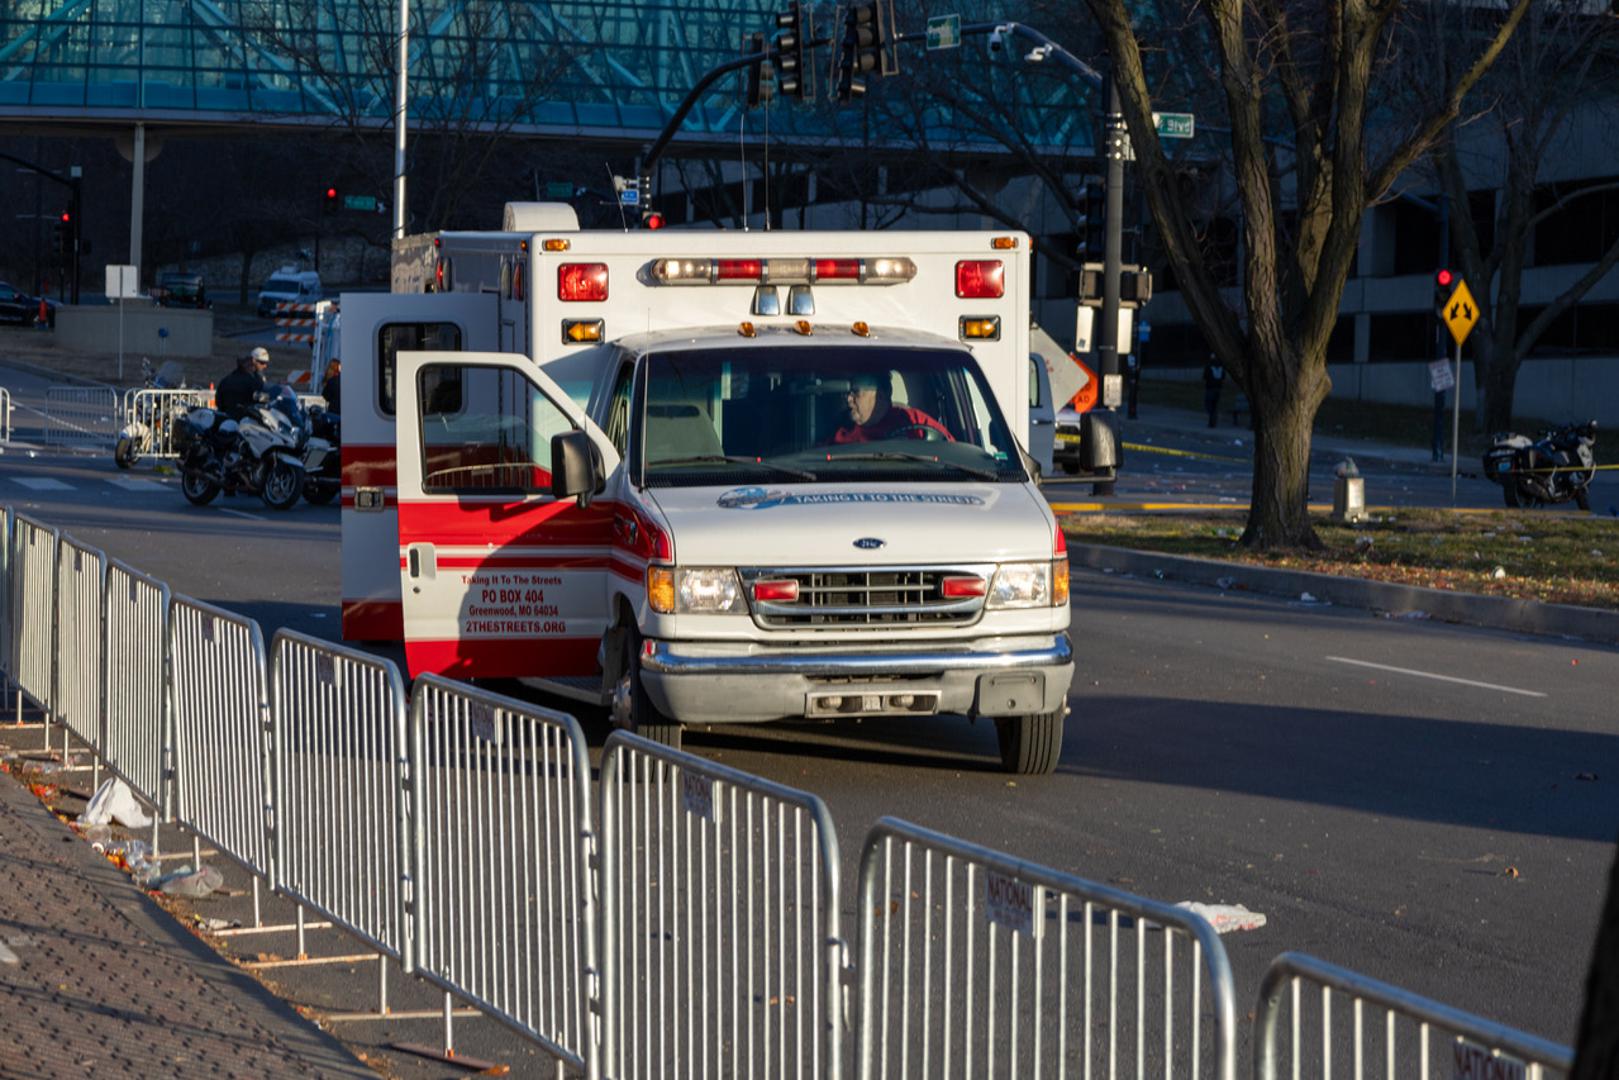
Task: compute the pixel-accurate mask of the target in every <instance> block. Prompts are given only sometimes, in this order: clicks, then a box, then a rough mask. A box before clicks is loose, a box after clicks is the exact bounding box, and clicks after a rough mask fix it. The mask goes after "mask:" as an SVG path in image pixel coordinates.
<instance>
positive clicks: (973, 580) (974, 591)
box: [939, 577, 989, 600]
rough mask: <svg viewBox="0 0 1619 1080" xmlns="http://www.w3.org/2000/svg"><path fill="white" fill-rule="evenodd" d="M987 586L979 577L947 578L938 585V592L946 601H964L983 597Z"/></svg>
mask: <svg viewBox="0 0 1619 1080" xmlns="http://www.w3.org/2000/svg"><path fill="white" fill-rule="evenodd" d="M988 589H989V584H988V582H986V581H985V580H984V579H983V578H981V577H947V578H945V579H944V580H943V581H941V582H940V583H939V591H940V592H942V593H943V594H944V597H945V599H946V600H964V599H967V598H968V597H973V596H983V595H984V593H985V592H987V591H988Z"/></svg>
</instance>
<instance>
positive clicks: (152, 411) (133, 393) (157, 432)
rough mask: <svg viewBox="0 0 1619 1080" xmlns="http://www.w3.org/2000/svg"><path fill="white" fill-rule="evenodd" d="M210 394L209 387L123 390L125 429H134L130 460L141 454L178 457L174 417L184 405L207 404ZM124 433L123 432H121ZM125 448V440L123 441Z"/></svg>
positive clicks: (141, 456)
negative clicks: (199, 388) (203, 388)
mask: <svg viewBox="0 0 1619 1080" xmlns="http://www.w3.org/2000/svg"><path fill="white" fill-rule="evenodd" d="M210 396H211V393H210V391H208V390H196V389H187V390H174V389H153V388H144V389H139V390H129V391H126V392H125V393H124V406H123V424H122V427H123V428H124V429H127V430H130V431H132V432H133V433H134V438H133V439H132V441H131V445H130V447H129V450H127V451H123V452H124V453H127V454H128V455H129V457H128V461H129V462H130V463H133V462H134V461H135V460H136V459H138V458H143V457H145V458H175V457H178V456H179V453H178V452H177V451H176V450H175V447H174V418H175V414H176V413H178V412H180V411H181V410H183V409H189V408H195V407H198V406H201V405H206V404H207V403H208V399H209V397H210ZM119 434H120V437H121V432H120V433H119ZM120 449H121V450H122V443H120Z"/></svg>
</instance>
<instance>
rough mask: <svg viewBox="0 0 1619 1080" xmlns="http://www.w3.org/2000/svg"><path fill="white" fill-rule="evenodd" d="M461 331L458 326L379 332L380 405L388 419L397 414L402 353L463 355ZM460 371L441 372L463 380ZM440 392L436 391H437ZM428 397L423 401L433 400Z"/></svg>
mask: <svg viewBox="0 0 1619 1080" xmlns="http://www.w3.org/2000/svg"><path fill="white" fill-rule="evenodd" d="M460 350H461V328H460V327H459V326H457V325H455V324H454V323H388V324H386V325H385V326H383V327H382V329H381V330H378V331H377V404H378V406H379V407H380V408H381V409H382V414H383V415H384V416H392V415H393V414H394V369H395V361H396V359H397V358H398V356H399V354H400V353H402V352H427V351H434V352H439V351H442V352H459V351H460ZM460 371H461V369H460V368H450V369H447V370H443V371H440V373H439V377H440V378H442V379H445V380H447V381H450V382H454V381H457V380H459V378H460ZM435 388H436V387H435ZM431 398H432V395H431V394H424V395H423V396H422V400H423V401H429V400H431Z"/></svg>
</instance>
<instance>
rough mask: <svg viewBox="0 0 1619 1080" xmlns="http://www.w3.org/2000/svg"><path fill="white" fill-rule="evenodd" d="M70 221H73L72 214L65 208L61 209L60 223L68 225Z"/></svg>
mask: <svg viewBox="0 0 1619 1080" xmlns="http://www.w3.org/2000/svg"><path fill="white" fill-rule="evenodd" d="M72 222H73V215H72V214H70V213H68V212H67V211H66V210H63V211H62V224H63V225H69V224H71V223H72Z"/></svg>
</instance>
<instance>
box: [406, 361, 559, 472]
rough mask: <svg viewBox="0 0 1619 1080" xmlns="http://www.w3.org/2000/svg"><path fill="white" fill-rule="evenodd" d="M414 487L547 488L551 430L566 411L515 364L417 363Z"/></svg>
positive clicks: (552, 430)
mask: <svg viewBox="0 0 1619 1080" xmlns="http://www.w3.org/2000/svg"><path fill="white" fill-rule="evenodd" d="M417 389H418V392H419V393H420V395H421V410H422V490H423V491H430V492H434V493H437V494H449V495H453V494H461V493H466V494H489V493H495V492H504V493H513V494H525V495H527V494H543V493H546V492H548V491H549V490H550V488H551V438H552V436H554V435H559V434H561V433H562V432H565V431H570V430H572V429H573V425H572V424H571V423H569V421H568V417H567V414H566V413H564V412H563V411H562V410H561V409H559V408H557V406H556V405H555V404H554V403H552V401H551V399H550V398H548V397H546V396H545V395H544V394H543V393H541V392H540V390H539V388H538V387H536V386H535V385H534V384H533V383H531V382H529V381H528V379H526V378H525V377H524V376H523V373H522V372H520V371H514V370H512V369H510V368H502V367H470V366H463V365H455V366H453V367H446V366H441V365H437V364H430V365H428V366H427V367H424V368H422V369H421V383H420V385H419V386H418V388H417Z"/></svg>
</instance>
